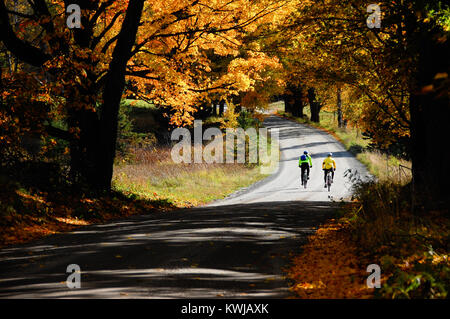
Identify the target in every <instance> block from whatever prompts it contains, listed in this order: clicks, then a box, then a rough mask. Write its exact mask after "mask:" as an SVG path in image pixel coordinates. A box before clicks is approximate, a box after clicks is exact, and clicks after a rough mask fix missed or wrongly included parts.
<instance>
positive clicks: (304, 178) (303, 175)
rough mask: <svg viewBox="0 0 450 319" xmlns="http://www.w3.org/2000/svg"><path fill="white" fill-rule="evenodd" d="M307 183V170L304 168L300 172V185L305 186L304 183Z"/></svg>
mask: <svg viewBox="0 0 450 319" xmlns="http://www.w3.org/2000/svg"><path fill="white" fill-rule="evenodd" d="M307 183H308V172H307V171H306V170H304V172H303V174H302V186H303V187H304V188H306V184H307Z"/></svg>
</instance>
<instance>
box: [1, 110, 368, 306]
mask: <svg viewBox="0 0 450 319" xmlns="http://www.w3.org/2000/svg"><path fill="white" fill-rule="evenodd" d="M266 126H267V127H268V128H271V129H274V128H278V129H279V133H280V150H281V158H280V165H279V167H278V170H277V172H275V173H274V174H273V175H271V176H269V177H268V178H267V179H265V180H263V181H261V182H259V183H256V184H255V185H253V186H251V187H249V188H247V189H243V190H240V191H238V192H236V193H235V194H232V195H231V196H229V197H228V198H226V199H224V200H220V201H216V202H214V203H211V204H210V205H207V206H204V207H198V208H194V209H182V210H177V211H173V212H169V213H160V214H152V215H146V216H136V217H133V218H129V219H126V220H120V221H113V222H109V223H106V224H102V225H92V226H86V227H83V228H80V229H78V230H76V231H73V232H70V233H66V234H59V235H54V236H50V237H47V238H44V239H41V240H38V241H35V242H33V243H29V244H24V245H17V246H11V247H7V248H4V249H3V250H0V298H285V297H289V296H290V291H289V289H288V284H289V283H288V281H287V280H286V279H285V278H284V272H283V268H285V267H287V266H288V265H289V261H290V259H291V258H292V255H293V254H298V253H299V252H300V251H301V245H302V244H304V243H305V242H306V240H307V237H308V236H309V235H311V234H313V233H314V231H315V229H317V226H318V225H319V224H320V223H322V222H323V221H325V220H326V219H327V218H329V217H330V216H332V214H333V212H334V209H335V206H336V204H335V203H333V199H334V200H340V199H341V198H345V197H346V196H348V195H349V194H350V191H351V185H350V184H349V183H348V182H347V181H346V180H345V178H344V177H343V174H344V172H345V170H346V169H348V168H352V169H357V170H358V171H359V172H361V173H362V174H363V175H365V174H367V172H366V171H365V169H364V167H363V166H362V165H361V164H360V163H359V162H358V161H357V160H356V159H355V158H354V157H353V156H352V155H351V154H350V153H348V152H346V151H345V149H344V148H343V147H342V145H341V144H339V143H338V142H337V141H336V140H335V139H334V138H333V137H331V136H330V135H328V134H326V133H324V132H322V131H320V130H316V129H313V128H310V127H307V126H304V125H300V124H297V123H294V122H292V121H288V120H285V119H281V118H279V117H275V116H271V117H269V118H268V119H267V120H266ZM305 149H307V150H308V151H310V153H311V154H312V155H313V168H312V171H311V180H310V182H309V185H308V189H306V190H305V189H302V188H300V178H299V176H300V170H299V168H298V157H299V155H300V154H301V153H302V152H303V150H305ZM328 152H333V153H334V157H335V159H336V163H337V167H338V169H337V172H336V176H335V182H334V184H333V186H332V190H331V193H328V191H327V190H326V189H325V188H323V186H324V183H323V173H322V170H321V163H322V160H323V158H324V157H325V156H326V154H327V153H328ZM330 196H332V198H330ZM71 264H77V265H79V267H80V269H81V288H80V289H68V288H67V285H66V279H67V276H68V275H69V274H67V273H66V269H67V266H68V265H71Z"/></svg>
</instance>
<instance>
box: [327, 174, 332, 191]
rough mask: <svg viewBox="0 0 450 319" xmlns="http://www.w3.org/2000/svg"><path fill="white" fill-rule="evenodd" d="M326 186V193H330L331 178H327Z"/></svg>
mask: <svg viewBox="0 0 450 319" xmlns="http://www.w3.org/2000/svg"><path fill="white" fill-rule="evenodd" d="M327 185H328V191H331V176H330V175H328V176H327Z"/></svg>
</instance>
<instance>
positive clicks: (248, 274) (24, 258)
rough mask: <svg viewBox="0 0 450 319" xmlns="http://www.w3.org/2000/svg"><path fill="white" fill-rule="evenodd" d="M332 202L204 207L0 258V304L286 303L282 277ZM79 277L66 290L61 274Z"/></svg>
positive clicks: (87, 230)
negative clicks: (75, 271)
mask: <svg viewBox="0 0 450 319" xmlns="http://www.w3.org/2000/svg"><path fill="white" fill-rule="evenodd" d="M335 205H336V204H333V203H330V202H274V203H270V204H268V203H252V204H239V205H228V206H220V207H203V208H201V207H200V208H194V209H184V210H178V211H174V212H170V213H159V214H153V215H147V216H136V217H133V218H130V219H127V220H121V221H116V222H112V223H108V224H102V225H92V226H87V227H83V228H81V229H78V230H77V231H75V232H72V233H68V234H60V235H54V236H51V237H48V238H45V239H42V240H39V241H37V242H34V243H33V244H26V245H20V246H13V247H9V248H5V249H3V250H1V251H0V297H1V298H35V297H38V298H67V297H68V298H141V297H143V298H149V297H150V298H218V297H229V298H253V297H257V298H284V297H288V296H290V292H289V290H288V282H287V281H286V279H285V278H284V277H283V275H284V272H283V267H286V266H288V265H289V262H290V260H291V258H292V255H293V254H298V253H299V252H300V249H301V245H303V244H304V243H306V241H307V238H308V236H309V235H311V234H312V233H313V232H314V231H315V230H316V228H317V226H318V225H319V224H320V223H322V222H324V221H325V220H326V219H327V218H329V217H331V216H332V215H333V212H334V211H335ZM69 264H78V265H79V266H80V267H81V271H82V272H81V281H82V288H81V289H76V290H69V289H68V288H67V287H66V284H65V281H66V278H67V276H68V274H66V273H65V272H66V267H67V265H69Z"/></svg>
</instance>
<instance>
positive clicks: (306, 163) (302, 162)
mask: <svg viewBox="0 0 450 319" xmlns="http://www.w3.org/2000/svg"><path fill="white" fill-rule="evenodd" d="M298 167H300V168H301V169H302V172H301V178H302V184H303V172H304V171H305V170H306V172H307V176H308V179H309V172H310V170H309V169H310V168H312V159H311V156H309V154H308V151H304V152H303V155H302V156H300V159H299V160H298Z"/></svg>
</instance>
